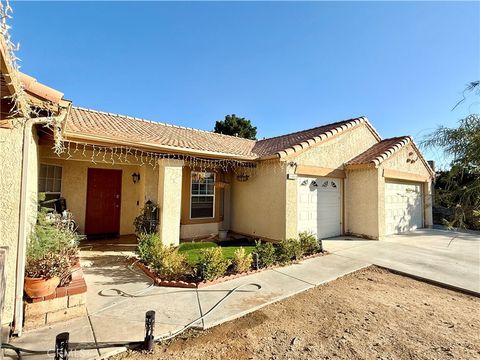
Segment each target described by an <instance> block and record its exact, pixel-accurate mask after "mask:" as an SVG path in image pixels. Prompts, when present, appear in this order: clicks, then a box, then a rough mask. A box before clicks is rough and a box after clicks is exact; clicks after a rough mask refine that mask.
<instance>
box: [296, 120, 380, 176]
mask: <svg viewBox="0 0 480 360" xmlns="http://www.w3.org/2000/svg"><path fill="white" fill-rule="evenodd" d="M377 142H378V141H377V140H376V138H375V137H374V136H373V134H372V132H371V131H370V130H369V129H368V128H367V126H366V125H365V124H363V123H362V124H360V125H359V126H356V127H354V128H351V129H348V130H347V131H345V132H343V133H341V134H339V135H337V136H334V137H332V138H331V139H328V140H326V141H325V142H323V143H320V144H318V145H314V146H313V147H311V148H309V149H308V150H306V151H304V152H300V153H299V155H297V156H292V158H291V160H292V161H295V162H296V163H297V164H301V165H313V166H320V167H325V168H332V169H343V164H344V163H345V162H347V161H348V160H350V159H353V158H354V157H355V156H357V155H358V154H360V153H362V152H364V151H365V150H367V149H368V148H370V147H371V146H372V145H374V144H376V143H377Z"/></svg>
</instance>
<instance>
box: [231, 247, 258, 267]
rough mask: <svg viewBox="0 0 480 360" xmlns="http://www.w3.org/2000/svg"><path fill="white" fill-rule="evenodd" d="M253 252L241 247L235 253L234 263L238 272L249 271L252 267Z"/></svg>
mask: <svg viewBox="0 0 480 360" xmlns="http://www.w3.org/2000/svg"><path fill="white" fill-rule="evenodd" d="M252 261H253V258H252V254H247V253H245V249H244V248H243V247H240V248H239V249H237V250H235V252H234V253H233V259H232V265H233V271H234V272H236V273H242V272H247V271H249V270H250V268H251V267H252Z"/></svg>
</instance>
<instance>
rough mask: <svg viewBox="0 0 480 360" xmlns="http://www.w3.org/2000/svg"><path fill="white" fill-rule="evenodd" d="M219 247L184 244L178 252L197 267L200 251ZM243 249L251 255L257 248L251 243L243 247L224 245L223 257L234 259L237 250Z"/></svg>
mask: <svg viewBox="0 0 480 360" xmlns="http://www.w3.org/2000/svg"><path fill="white" fill-rule="evenodd" d="M218 246H219V245H218V244H217V243H214V242H189V243H182V244H180V246H179V247H178V251H179V252H181V253H183V254H184V255H185V256H186V257H187V261H188V263H189V264H191V265H195V264H196V263H197V262H198V259H199V257H200V251H201V250H202V249H207V248H212V247H218ZM240 247H243V248H244V249H245V253H247V254H250V253H251V252H252V251H253V249H254V248H255V247H254V246H253V245H250V243H248V245H247V244H245V245H243V243H242V244H241V245H240V244H237V243H235V242H231V243H226V242H224V243H222V246H221V248H222V253H223V257H224V258H225V259H229V260H230V259H232V258H233V253H234V252H235V250H237V249H238V248H240Z"/></svg>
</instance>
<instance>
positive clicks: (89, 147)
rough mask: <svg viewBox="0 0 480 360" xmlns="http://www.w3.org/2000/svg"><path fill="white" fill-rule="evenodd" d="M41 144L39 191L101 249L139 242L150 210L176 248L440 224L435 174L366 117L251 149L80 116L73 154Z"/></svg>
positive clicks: (75, 118) (73, 115)
mask: <svg viewBox="0 0 480 360" xmlns="http://www.w3.org/2000/svg"><path fill="white" fill-rule="evenodd" d="M38 137H39V145H38V147H39V150H38V153H39V169H40V171H39V191H42V192H46V193H47V195H49V196H62V197H64V198H65V199H66V202H67V207H68V208H69V210H70V211H71V212H72V213H73V215H74V218H75V220H76V222H77V225H78V227H79V230H80V232H82V233H84V234H86V235H87V236H90V237H94V236H95V237H97V236H116V235H126V234H132V233H133V232H134V226H133V222H134V219H135V217H136V216H137V215H138V214H139V213H140V211H141V209H142V207H143V206H144V203H145V202H146V201H148V200H150V201H153V202H155V203H158V204H159V210H160V214H159V217H160V222H159V224H160V225H159V226H160V230H159V231H160V234H161V236H162V239H163V240H164V242H166V243H170V244H178V243H179V241H180V239H192V238H199V237H204V236H208V235H211V234H217V233H218V231H219V229H225V230H230V231H233V232H235V233H239V234H244V235H248V236H253V237H259V238H263V239H267V240H273V241H278V240H282V239H285V238H291V237H296V236H297V235H298V233H299V232H301V231H310V232H313V233H315V234H317V236H318V237H320V238H326V237H332V236H337V235H342V234H352V235H359V236H363V237H367V238H371V239H382V238H383V237H384V236H385V235H388V234H394V233H400V232H405V231H410V230H414V229H416V228H421V227H425V226H429V225H431V224H432V215H431V201H430V193H431V180H432V177H433V171H432V170H431V168H430V167H429V165H428V163H427V162H426V161H425V160H424V158H423V156H422V154H421V153H420V151H419V150H418V148H417V146H416V145H415V144H414V142H413V141H412V139H411V138H410V137H408V136H402V137H396V138H391V139H383V140H382V139H381V137H380V135H379V134H378V133H377V132H376V131H375V129H374V128H373V126H372V125H371V124H370V122H369V121H368V120H367V119H366V118H365V117H359V118H355V119H349V120H344V121H340V122H335V123H331V124H327V125H321V126H319V127H315V128H312V129H308V130H303V131H299V132H296V133H292V134H287V135H282V136H278V137H274V138H269V139H264V140H248V139H243V138H238V137H233V136H227V135H221V134H216V133H212V132H208V131H201V130H196V129H191V128H185V127H179V126H174V125H168V124H162V123H158V122H152V121H146V120H142V119H136V118H132V117H128V116H123V115H118V114H112V113H106V112H99V111H95V110H89V109H84V108H79V107H74V106H72V107H70V108H69V109H68V113H67V115H66V118H65V121H64V123H63V127H62V141H63V142H64V144H65V151H64V152H63V153H61V154H59V155H57V154H56V153H55V152H54V151H53V150H52V146H53V141H54V139H53V137H54V136H53V134H51V133H50V132H49V131H45V130H44V129H42V128H39V130H38ZM134 174H135V175H136V176H135V179H134V178H133V177H132V175H134ZM137 178H138V180H137Z"/></svg>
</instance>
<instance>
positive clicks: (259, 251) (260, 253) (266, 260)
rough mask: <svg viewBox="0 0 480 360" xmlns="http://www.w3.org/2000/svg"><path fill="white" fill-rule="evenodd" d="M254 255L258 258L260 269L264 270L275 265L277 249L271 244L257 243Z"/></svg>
mask: <svg viewBox="0 0 480 360" xmlns="http://www.w3.org/2000/svg"><path fill="white" fill-rule="evenodd" d="M253 253H254V254H256V256H257V257H258V267H259V268H264V267H268V266H272V265H273V264H274V263H275V260H276V257H275V247H274V246H273V244H272V243H270V242H262V241H260V240H258V241H255V249H254V250H253Z"/></svg>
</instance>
